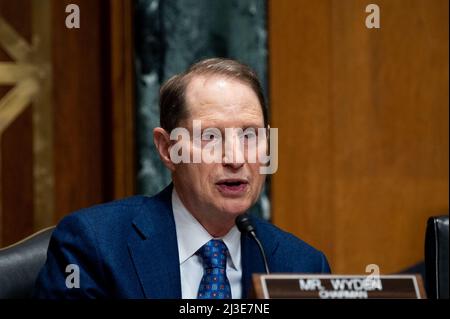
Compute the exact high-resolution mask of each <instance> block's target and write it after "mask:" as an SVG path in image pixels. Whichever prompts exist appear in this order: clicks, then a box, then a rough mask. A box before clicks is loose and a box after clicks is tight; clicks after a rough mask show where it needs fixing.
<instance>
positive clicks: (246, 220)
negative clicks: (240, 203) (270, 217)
mask: <svg viewBox="0 0 450 319" xmlns="http://www.w3.org/2000/svg"><path fill="white" fill-rule="evenodd" d="M235 223H236V226H237V228H238V229H239V231H240V232H241V233H244V234H246V233H252V232H254V231H255V228H254V227H253V225H252V223H251V220H250V216H249V215H248V214H247V213H245V214H242V215H239V216H238V217H236V220H235Z"/></svg>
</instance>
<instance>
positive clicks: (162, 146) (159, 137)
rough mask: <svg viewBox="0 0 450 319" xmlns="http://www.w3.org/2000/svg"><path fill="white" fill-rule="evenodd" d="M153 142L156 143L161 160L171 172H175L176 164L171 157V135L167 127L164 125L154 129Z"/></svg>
mask: <svg viewBox="0 0 450 319" xmlns="http://www.w3.org/2000/svg"><path fill="white" fill-rule="evenodd" d="M153 143H155V146H156V149H157V150H158V153H159V157H160V158H161V161H162V162H163V163H164V165H165V166H166V167H167V168H168V169H169V170H170V171H171V172H173V171H174V170H175V165H174V164H173V162H172V160H171V159H170V145H171V143H170V136H169V134H168V133H167V132H166V130H165V129H163V128H162V127H156V128H155V129H153Z"/></svg>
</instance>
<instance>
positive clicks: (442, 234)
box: [425, 215, 449, 299]
mask: <svg viewBox="0 0 450 319" xmlns="http://www.w3.org/2000/svg"><path fill="white" fill-rule="evenodd" d="M448 249H449V247H448V215H446V216H439V217H430V218H429V219H428V223H427V230H426V235H425V267H426V278H427V280H426V290H427V295H428V298H431V299H443V298H446V299H448V283H449V282H448V258H449V256H448Z"/></svg>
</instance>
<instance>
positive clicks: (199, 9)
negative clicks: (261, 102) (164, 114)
mask: <svg viewBox="0 0 450 319" xmlns="http://www.w3.org/2000/svg"><path fill="white" fill-rule="evenodd" d="M134 21H135V43H136V44H135V46H136V59H135V62H136V107H137V112H136V114H137V119H136V123H137V129H136V134H137V161H138V163H137V164H138V165H137V167H138V172H137V183H138V185H137V189H138V193H141V194H146V195H153V194H155V193H157V192H159V191H160V190H161V189H162V188H163V187H164V186H165V185H167V184H168V183H169V182H170V174H169V171H168V170H167V169H166V168H165V167H164V166H163V164H162V163H161V161H160V159H159V157H158V155H157V152H156V149H155V147H154V145H153V138H152V131H153V128H154V127H156V126H159V110H158V91H159V87H160V85H161V84H162V83H163V82H164V81H165V80H167V79H168V78H170V77H171V76H172V75H174V74H176V73H180V72H182V71H184V70H185V69H186V68H187V67H188V66H189V65H191V64H192V63H194V62H196V61H198V60H200V59H202V58H207V57H229V58H233V59H237V60H239V61H241V62H244V63H246V64H248V65H250V66H251V67H252V68H253V69H254V70H255V71H256V72H257V73H258V76H259V78H260V79H261V82H262V85H263V88H264V89H265V92H267V29H266V22H267V21H266V1H265V0H135V20H134ZM266 97H267V94H266ZM268 185H269V183H267V184H266V188H265V191H264V192H263V194H262V196H261V198H260V200H259V201H258V203H257V204H256V205H255V207H253V209H252V213H256V214H258V215H260V216H263V217H264V218H269V216H270V205H269V201H268V197H267V193H268Z"/></svg>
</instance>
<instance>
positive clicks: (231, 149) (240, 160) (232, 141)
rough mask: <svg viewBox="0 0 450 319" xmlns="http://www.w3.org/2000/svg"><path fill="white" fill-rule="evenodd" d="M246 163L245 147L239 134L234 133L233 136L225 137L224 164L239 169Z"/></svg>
mask: <svg viewBox="0 0 450 319" xmlns="http://www.w3.org/2000/svg"><path fill="white" fill-rule="evenodd" d="M244 163H245V158H244V147H243V145H242V143H241V142H240V139H239V136H238V135H237V134H235V133H234V134H233V135H232V138H225V143H224V155H223V159H222V164H223V166H225V167H229V168H232V169H239V168H241V167H242V166H243V165H244Z"/></svg>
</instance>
